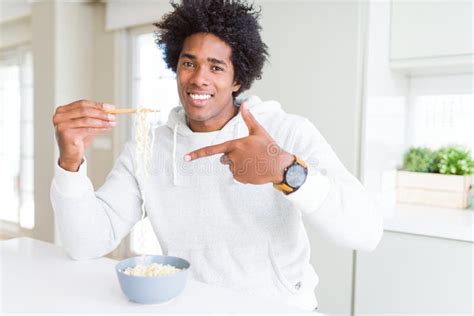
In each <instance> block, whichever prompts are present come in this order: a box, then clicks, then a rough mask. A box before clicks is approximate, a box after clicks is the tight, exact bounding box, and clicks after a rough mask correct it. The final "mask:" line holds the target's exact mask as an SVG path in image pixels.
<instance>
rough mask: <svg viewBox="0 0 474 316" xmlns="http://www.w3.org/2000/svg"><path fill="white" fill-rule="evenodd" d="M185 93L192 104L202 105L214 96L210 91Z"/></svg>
mask: <svg viewBox="0 0 474 316" xmlns="http://www.w3.org/2000/svg"><path fill="white" fill-rule="evenodd" d="M187 95H188V96H189V98H190V99H191V100H192V102H193V103H194V105H204V104H205V103H207V101H209V100H210V99H211V98H212V97H213V96H214V95H213V94H212V93H208V92H187Z"/></svg>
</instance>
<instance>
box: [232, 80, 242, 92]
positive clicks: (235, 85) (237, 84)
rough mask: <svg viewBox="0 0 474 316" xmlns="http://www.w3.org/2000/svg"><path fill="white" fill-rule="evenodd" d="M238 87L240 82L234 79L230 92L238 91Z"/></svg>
mask: <svg viewBox="0 0 474 316" xmlns="http://www.w3.org/2000/svg"><path fill="white" fill-rule="evenodd" d="M240 87H241V85H240V83H238V82H237V81H234V83H233V84H232V92H237V91H239V89H240Z"/></svg>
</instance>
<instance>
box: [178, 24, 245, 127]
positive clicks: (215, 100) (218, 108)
mask: <svg viewBox="0 0 474 316" xmlns="http://www.w3.org/2000/svg"><path fill="white" fill-rule="evenodd" d="M231 56H232V49H231V48H230V46H229V45H227V44H226V43H225V42H224V41H222V40H221V39H220V38H218V37H217V36H215V35H213V34H210V33H196V34H193V35H191V36H189V37H187V38H186V39H185V41H184V43H183V49H182V50H181V53H180V55H179V60H178V67H177V70H176V77H177V83H178V93H179V98H180V99H181V103H182V104H183V107H184V110H185V112H186V116H187V118H188V122H189V127H190V128H191V130H193V131H195V132H210V131H216V130H219V129H221V128H222V127H223V126H224V125H225V123H227V122H228V121H229V120H230V119H231V118H232V117H234V116H235V115H236V114H237V112H238V109H237V108H236V107H235V106H234V99H233V97H232V93H233V92H235V91H238V90H239V88H240V85H239V84H238V83H236V82H235V81H234V67H233V65H232V61H231Z"/></svg>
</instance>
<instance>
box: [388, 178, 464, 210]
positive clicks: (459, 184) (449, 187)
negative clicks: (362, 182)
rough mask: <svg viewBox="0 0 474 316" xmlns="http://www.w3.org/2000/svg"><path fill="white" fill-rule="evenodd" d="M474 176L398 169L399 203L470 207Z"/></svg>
mask: <svg viewBox="0 0 474 316" xmlns="http://www.w3.org/2000/svg"><path fill="white" fill-rule="evenodd" d="M471 183H472V176H471V175H468V176H455V175H445V174H438V173H424V172H409V171H398V173H397V203H404V204H421V205H430V206H438V207H447V208H468V207H469V206H470V203H471V198H470V189H471Z"/></svg>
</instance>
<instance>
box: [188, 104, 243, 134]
mask: <svg viewBox="0 0 474 316" xmlns="http://www.w3.org/2000/svg"><path fill="white" fill-rule="evenodd" d="M238 113H239V108H238V107H236V106H232V107H230V109H229V113H228V115H226V116H224V118H223V119H220V120H218V121H209V120H208V121H201V122H200V121H193V120H190V119H189V117H188V116H186V125H188V127H189V128H190V129H191V130H192V131H193V132H198V133H206V132H215V131H219V130H221V129H222V128H223V127H224V126H225V125H226V124H227V122H229V121H230V120H231V119H232V118H234V117H235V116H236V115H237V114H238Z"/></svg>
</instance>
